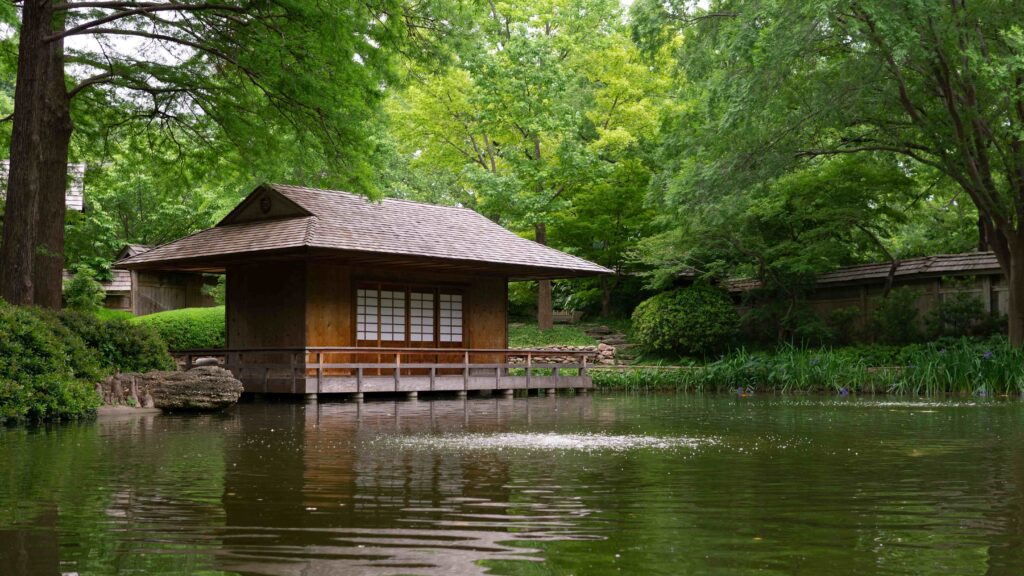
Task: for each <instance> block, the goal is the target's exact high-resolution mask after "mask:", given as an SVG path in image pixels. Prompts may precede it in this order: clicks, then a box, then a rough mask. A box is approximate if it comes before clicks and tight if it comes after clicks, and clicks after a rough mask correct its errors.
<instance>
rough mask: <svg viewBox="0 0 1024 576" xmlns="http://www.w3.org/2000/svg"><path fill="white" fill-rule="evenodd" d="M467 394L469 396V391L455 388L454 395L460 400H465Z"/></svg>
mask: <svg viewBox="0 0 1024 576" xmlns="http://www.w3.org/2000/svg"><path fill="white" fill-rule="evenodd" d="M467 396H469V393H468V392H466V391H465V390H456V391H455V397H456V398H458V399H460V400H465V399H466V397H467Z"/></svg>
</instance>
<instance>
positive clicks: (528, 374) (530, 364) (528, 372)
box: [526, 352, 533, 390]
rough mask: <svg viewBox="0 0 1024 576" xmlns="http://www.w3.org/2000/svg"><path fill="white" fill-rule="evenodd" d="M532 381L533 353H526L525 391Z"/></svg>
mask: <svg viewBox="0 0 1024 576" xmlns="http://www.w3.org/2000/svg"><path fill="white" fill-rule="evenodd" d="M532 381H533V353H532V352H527V353H526V389H527V390H529V389H530V383H531V382H532Z"/></svg>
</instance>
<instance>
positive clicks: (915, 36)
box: [633, 0, 1024, 345]
mask: <svg viewBox="0 0 1024 576" xmlns="http://www.w3.org/2000/svg"><path fill="white" fill-rule="evenodd" d="M633 14H634V17H635V19H636V21H637V25H636V29H635V30H636V35H637V38H638V39H639V40H641V41H642V42H644V43H646V44H648V45H651V46H657V45H661V44H663V43H664V42H665V41H666V39H670V38H675V37H676V36H677V35H682V36H684V37H685V41H684V42H681V43H679V46H680V48H679V52H678V62H679V71H680V73H685V74H686V77H687V79H688V81H689V82H690V83H691V86H693V87H694V92H693V94H699V95H700V96H701V99H700V106H699V110H697V111H694V112H695V113H693V114H689V115H687V116H688V117H687V118H685V119H684V118H682V117H680V118H677V124H676V127H677V128H681V127H683V126H685V125H687V124H689V127H690V128H696V134H695V135H694V137H693V138H690V137H687V136H683V135H680V136H677V142H676V144H677V145H680V144H685V147H688V148H689V149H690V150H691V151H696V152H694V153H687V154H684V156H688V157H689V160H686V161H685V162H682V161H681V163H678V164H677V165H676V166H675V167H674V168H673V171H674V172H675V173H676V174H677V175H678V174H683V173H686V174H688V177H690V178H691V179H692V180H691V184H690V185H692V186H699V187H703V188H705V189H711V188H712V187H715V188H717V189H718V190H720V191H724V192H729V191H738V190H741V189H743V188H744V187H746V186H748V185H750V184H751V183H752V182H757V181H760V180H764V179H766V178H770V177H772V176H775V175H778V174H779V173H782V172H784V171H786V170H788V169H790V168H791V167H792V166H793V165H794V164H799V163H801V162H806V161H808V160H810V159H812V158H815V157H821V156H833V155H859V154H870V153H876V152H879V151H885V152H892V153H895V154H898V155H900V156H901V157H903V158H904V159H905V160H906V162H908V163H911V164H918V165H924V166H928V167H931V168H932V169H934V170H936V171H938V172H940V173H942V174H943V175H945V176H946V177H947V178H949V179H951V180H952V181H953V182H956V184H957V185H958V186H959V187H960V188H961V189H962V190H963V191H964V193H965V195H966V196H967V197H969V198H970V199H971V201H972V202H973V203H974V205H975V206H976V207H977V210H978V215H979V218H980V221H981V228H982V230H983V231H984V234H985V236H986V239H987V243H988V245H989V246H991V248H992V250H993V251H995V253H996V255H997V256H998V259H999V262H1000V266H1001V267H1002V269H1003V271H1004V273H1005V274H1006V276H1007V278H1008V279H1009V281H1010V305H1009V333H1010V340H1011V342H1013V344H1014V345H1021V344H1022V343H1024V141H1022V136H1021V135H1022V126H1024V31H1022V24H1024V10H1021V7H1020V6H1019V5H1017V4H1016V3H1014V2H998V1H994V0H981V1H977V2H970V3H967V2H964V1H962V0H954V1H943V2H940V1H938V0H925V1H921V2H903V1H900V0H815V1H813V2H797V1H795V0H771V1H755V0H718V1H712V2H710V4H709V5H707V6H705V7H699V6H697V5H696V3H694V2H688V1H687V2H684V1H671V0H670V1H669V2H667V3H663V2H660V1H659V2H655V1H654V0H642V1H641V2H639V3H638V4H637V5H635V6H634V13H633ZM677 149H679V148H677ZM697 150H699V151H697ZM696 158H699V159H700V160H699V161H706V163H703V164H702V166H700V167H699V168H694V167H693V164H694V163H695V161H696ZM684 163H687V164H688V166H684ZM680 168H682V170H680ZM677 183H678V181H677Z"/></svg>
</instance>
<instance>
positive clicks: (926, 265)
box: [726, 252, 1002, 292]
mask: <svg viewBox="0 0 1024 576" xmlns="http://www.w3.org/2000/svg"><path fill="white" fill-rule="evenodd" d="M890 266H891V265H890V263H888V262H876V263H871V264H859V265H856V266H844V267H842V268H838V269H836V270H833V271H831V272H826V273H824V274H822V275H820V276H818V279H817V282H816V284H817V286H818V287H826V286H836V285H840V284H863V283H871V282H874V281H884V280H885V279H886V278H888V276H889V269H890ZM1001 273H1002V270H1001V269H1000V268H999V261H998V260H996V255H995V253H993V252H965V253H963V254H938V255H936V256H924V257H920V258H907V259H904V260H899V261H898V265H897V268H896V275H895V278H907V277H912V276H918V277H935V276H972V275H976V274H1001ZM726 286H727V287H728V289H729V291H730V292H745V291H747V290H753V289H755V288H758V287H760V286H761V282H760V281H758V280H753V279H749V278H741V279H737V280H733V281H729V282H727V283H726Z"/></svg>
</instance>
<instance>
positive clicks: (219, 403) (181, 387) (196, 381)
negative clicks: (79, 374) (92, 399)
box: [99, 366, 242, 410]
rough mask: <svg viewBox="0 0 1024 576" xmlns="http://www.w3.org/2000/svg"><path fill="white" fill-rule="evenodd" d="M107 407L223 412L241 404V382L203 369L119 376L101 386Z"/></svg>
mask: <svg viewBox="0 0 1024 576" xmlns="http://www.w3.org/2000/svg"><path fill="white" fill-rule="evenodd" d="M99 391H100V395H101V396H102V397H103V402H104V404H107V405H110V406H137V407H140V408H160V409H161V410H220V409H223V408H226V407H228V406H230V405H232V404H234V403H236V402H238V398H239V396H241V395H242V383H241V382H239V381H238V380H236V379H235V377H234V376H233V375H232V374H231V372H229V371H227V370H225V369H223V368H219V367H216V366H202V367H199V368H193V369H191V370H188V371H187V372H146V373H145V374H116V375H114V376H111V377H109V378H107V379H106V380H105V381H103V382H101V383H100V384H99Z"/></svg>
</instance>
